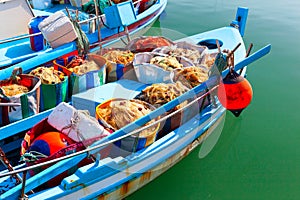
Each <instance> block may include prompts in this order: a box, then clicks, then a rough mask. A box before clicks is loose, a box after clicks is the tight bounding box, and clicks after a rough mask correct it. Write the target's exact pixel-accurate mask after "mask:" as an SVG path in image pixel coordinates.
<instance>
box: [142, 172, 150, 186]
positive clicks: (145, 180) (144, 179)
mask: <svg viewBox="0 0 300 200" xmlns="http://www.w3.org/2000/svg"><path fill="white" fill-rule="evenodd" d="M151 173H152V171H147V172H145V173H144V174H143V175H142V176H141V178H140V184H141V185H142V184H143V183H145V182H147V181H149V180H150V178H151Z"/></svg>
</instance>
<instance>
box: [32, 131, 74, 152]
mask: <svg viewBox="0 0 300 200" xmlns="http://www.w3.org/2000/svg"><path fill="white" fill-rule="evenodd" d="M71 143H73V142H72V140H71V139H70V138H68V136H66V135H65V134H62V133H60V132H45V133H43V134H41V135H39V136H38V137H36V138H35V139H34V141H33V143H32V144H31V146H30V147H29V149H28V151H36V152H39V153H41V154H44V155H45V156H51V155H53V154H54V153H56V152H57V151H59V150H61V149H63V148H65V147H67V146H68V145H69V144H71Z"/></svg>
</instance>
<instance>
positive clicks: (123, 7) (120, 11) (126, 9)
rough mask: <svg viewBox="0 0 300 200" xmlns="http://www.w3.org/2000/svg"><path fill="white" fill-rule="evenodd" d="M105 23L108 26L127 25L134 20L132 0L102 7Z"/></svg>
mask: <svg viewBox="0 0 300 200" xmlns="http://www.w3.org/2000/svg"><path fill="white" fill-rule="evenodd" d="M104 14H105V17H106V23H107V26H108V27H109V28H117V27H121V26H128V25H130V24H132V23H133V22H134V21H135V20H136V15H135V10H134V6H133V3H132V1H126V2H123V3H119V4H115V5H112V6H109V7H106V8H105V9H104Z"/></svg>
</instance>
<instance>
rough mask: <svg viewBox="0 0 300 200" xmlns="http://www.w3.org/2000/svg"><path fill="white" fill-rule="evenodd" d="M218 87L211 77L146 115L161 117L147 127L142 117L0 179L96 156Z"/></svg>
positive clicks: (215, 79) (202, 97)
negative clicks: (88, 144)
mask: <svg viewBox="0 0 300 200" xmlns="http://www.w3.org/2000/svg"><path fill="white" fill-rule="evenodd" d="M212 84H213V85H212ZM218 86H219V85H218V84H217V78H216V77H213V78H212V80H211V79H210V80H209V83H208V84H205V83H204V84H201V85H200V87H199V86H197V87H195V88H194V89H192V90H190V91H188V92H186V93H185V94H183V95H182V96H181V98H179V97H178V98H176V99H174V100H172V101H170V102H169V103H167V104H169V105H166V104H165V105H166V106H163V107H164V108H163V107H160V108H157V109H156V110H154V111H152V112H151V113H149V114H148V115H149V116H151V117H150V118H152V119H154V118H157V117H160V116H161V117H160V118H159V119H157V120H155V121H153V122H151V123H150V124H148V125H145V124H146V123H148V122H149V121H150V120H151V119H149V117H147V116H144V117H142V118H140V119H138V120H137V121H135V122H133V123H134V124H133V123H131V124H128V125H127V126H126V127H124V128H122V129H120V130H117V131H116V132H114V134H111V135H109V136H107V137H105V138H103V139H101V140H99V141H97V142H95V143H93V144H92V145H90V146H89V147H87V148H86V149H84V150H81V151H78V152H74V153H72V154H68V155H65V156H62V157H59V158H55V159H53V160H49V161H45V162H42V163H38V164H35V165H32V166H28V167H24V168H21V169H16V170H13V171H7V172H5V173H0V178H2V177H7V176H12V175H15V174H19V173H27V172H28V171H30V170H34V169H36V168H39V167H43V166H46V165H53V164H55V163H58V162H60V161H62V160H66V159H69V158H73V157H77V156H79V155H82V154H86V156H84V157H81V158H80V159H84V158H86V157H88V156H90V155H94V154H97V152H99V151H100V150H101V149H103V148H105V147H107V146H108V145H111V144H113V143H115V142H117V141H120V140H122V139H124V138H127V137H130V136H133V135H135V136H136V135H138V134H139V133H141V131H143V130H146V129H148V128H150V127H151V126H155V125H157V124H159V123H161V122H163V121H165V120H166V119H168V118H170V117H172V116H174V115H176V114H177V113H179V112H182V111H183V110H185V109H188V108H189V107H191V106H193V105H194V104H195V103H197V102H199V101H200V100H202V101H203V100H204V99H205V98H206V97H207V96H209V95H211V93H212V92H213V91H215V90H216V89H217V88H218ZM208 88H209V89H208ZM197 91H198V93H197ZM200 91H205V92H204V93H203V94H201V95H197V94H199V92H200ZM191 99H192V100H191ZM186 100H190V101H189V103H187V104H186V105H184V106H182V107H181V108H179V109H177V110H176V111H174V112H171V113H168V114H167V115H165V113H166V112H168V111H169V110H171V109H172V108H174V107H175V106H176V105H178V103H180V102H183V101H186ZM202 109H203V108H200V110H199V112H198V113H201V111H202ZM136 125H139V126H138V127H139V128H136ZM144 125H145V126H144ZM126 129H127V130H131V131H129V132H127V131H126ZM118 133H119V134H118ZM110 136H112V137H110ZM95 152H96V153H95ZM100 157H101V155H100ZM71 167H72V166H71Z"/></svg>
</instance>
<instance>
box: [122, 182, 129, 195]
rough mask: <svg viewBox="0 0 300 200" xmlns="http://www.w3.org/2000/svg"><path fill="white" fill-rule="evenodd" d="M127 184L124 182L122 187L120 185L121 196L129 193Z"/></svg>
mask: <svg viewBox="0 0 300 200" xmlns="http://www.w3.org/2000/svg"><path fill="white" fill-rule="evenodd" d="M129 189H130V188H129V182H125V183H124V184H123V185H122V187H121V191H120V193H121V196H124V195H126V194H127V193H128V191H129Z"/></svg>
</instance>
